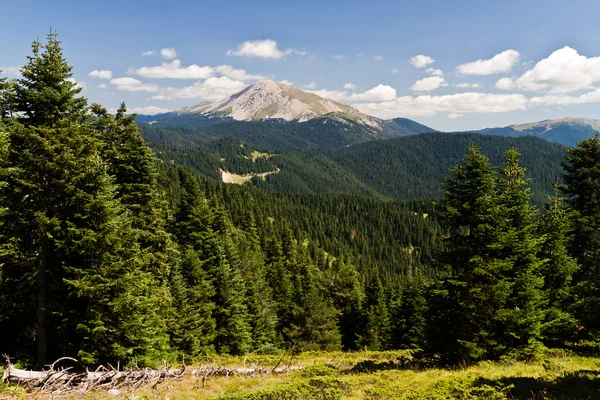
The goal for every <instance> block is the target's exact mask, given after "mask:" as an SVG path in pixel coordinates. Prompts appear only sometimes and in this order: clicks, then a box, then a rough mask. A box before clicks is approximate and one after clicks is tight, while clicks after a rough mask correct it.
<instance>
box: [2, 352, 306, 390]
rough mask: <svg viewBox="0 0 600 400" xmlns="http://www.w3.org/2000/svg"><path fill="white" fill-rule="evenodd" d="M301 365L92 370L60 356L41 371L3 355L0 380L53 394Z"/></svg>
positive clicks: (251, 373)
mask: <svg viewBox="0 0 600 400" xmlns="http://www.w3.org/2000/svg"><path fill="white" fill-rule="evenodd" d="M64 361H69V362H72V363H73V364H74V366H73V367H67V368H57V367H56V365H57V364H58V363H60V362H64ZM299 369H302V367H300V366H293V367H278V368H277V367H276V368H259V367H255V368H227V367H222V366H219V367H206V366H204V365H201V366H200V367H199V368H196V369H187V368H186V367H185V366H182V367H181V368H180V369H171V368H168V367H167V365H166V364H165V367H164V368H163V369H158V370H154V369H150V368H143V369H124V370H119V369H115V368H113V367H112V366H109V368H107V367H103V366H102V367H99V368H98V369H96V370H95V371H88V370H87V369H85V368H83V367H82V366H81V364H80V363H79V362H78V361H77V360H75V359H72V358H61V359H59V360H57V361H56V362H55V363H54V364H52V365H51V366H50V369H48V370H45V371H28V370H23V369H19V368H16V367H15V366H14V365H13V364H12V363H11V362H10V360H9V359H8V357H6V356H5V365H4V374H3V376H2V381H3V382H7V383H16V384H19V385H23V386H25V387H26V388H28V389H30V390H39V391H43V392H52V393H54V394H60V393H66V392H74V391H78V392H83V393H85V392H88V391H90V390H108V391H110V390H113V391H114V390H117V391H118V390H123V389H126V390H134V389H137V388H139V387H142V386H147V385H150V384H152V385H158V384H159V383H161V382H163V381H165V380H172V379H178V378H180V377H182V376H185V375H188V376H190V375H191V376H195V377H197V378H200V377H201V378H202V379H203V380H204V381H205V380H206V379H207V378H209V377H214V376H225V377H229V376H234V375H242V376H255V375H268V374H282V373H286V372H290V371H295V370H299Z"/></svg>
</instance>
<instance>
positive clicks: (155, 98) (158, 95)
mask: <svg viewBox="0 0 600 400" xmlns="http://www.w3.org/2000/svg"><path fill="white" fill-rule="evenodd" d="M150 100H165V101H168V100H174V99H173V98H172V97H169V96H166V95H164V94H157V95H156V96H152V97H150V98H149V99H146V101H150Z"/></svg>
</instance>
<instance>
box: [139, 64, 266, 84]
mask: <svg viewBox="0 0 600 400" xmlns="http://www.w3.org/2000/svg"><path fill="white" fill-rule="evenodd" d="M133 72H134V73H135V74H136V75H139V76H143V77H144V78H156V79H159V78H169V79H208V78H211V77H213V76H214V75H215V74H219V75H224V76H228V77H230V78H233V79H239V80H259V79H264V78H265V77H264V76H263V75H252V74H248V73H246V71H245V70H243V69H235V68H233V67H232V66H231V65H219V66H217V67H210V66H204V67H200V66H198V65H196V64H192V65H189V66H187V67H183V66H181V61H180V60H173V61H171V62H164V63H162V64H161V65H159V66H155V67H142V68H140V69H137V70H134V71H133Z"/></svg>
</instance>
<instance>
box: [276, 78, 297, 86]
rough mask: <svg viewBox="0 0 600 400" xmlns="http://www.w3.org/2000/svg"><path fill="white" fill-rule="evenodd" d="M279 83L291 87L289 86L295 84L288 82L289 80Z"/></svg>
mask: <svg viewBox="0 0 600 400" xmlns="http://www.w3.org/2000/svg"><path fill="white" fill-rule="evenodd" d="M279 82H280V83H283V84H284V85H289V86H292V85H293V84H294V82H292V81H288V80H286V79H284V80H282V81H279Z"/></svg>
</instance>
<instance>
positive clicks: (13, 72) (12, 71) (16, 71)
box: [0, 66, 21, 77]
mask: <svg viewBox="0 0 600 400" xmlns="http://www.w3.org/2000/svg"><path fill="white" fill-rule="evenodd" d="M0 71H2V72H0V76H11V77H13V76H19V75H21V68H20V67H14V66H0Z"/></svg>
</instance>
